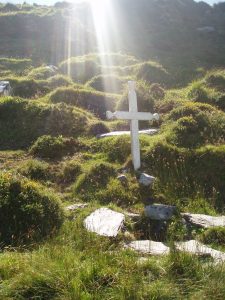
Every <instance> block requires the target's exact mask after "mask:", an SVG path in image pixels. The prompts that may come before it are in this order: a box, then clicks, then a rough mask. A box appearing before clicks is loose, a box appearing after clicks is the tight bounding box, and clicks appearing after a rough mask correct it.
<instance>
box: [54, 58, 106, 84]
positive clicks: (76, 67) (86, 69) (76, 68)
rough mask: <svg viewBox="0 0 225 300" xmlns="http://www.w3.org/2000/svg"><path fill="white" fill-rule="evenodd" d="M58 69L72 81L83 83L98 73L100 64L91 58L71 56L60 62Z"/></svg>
mask: <svg viewBox="0 0 225 300" xmlns="http://www.w3.org/2000/svg"><path fill="white" fill-rule="evenodd" d="M60 70H61V71H62V72H63V73H64V74H66V75H69V76H71V77H72V79H73V80H74V81H77V82H81V83H85V82H87V81H88V80H90V79H91V78H92V77H94V76H96V75H98V74H99V73H100V66H99V65H98V64H97V63H96V62H95V61H94V60H92V59H91V58H90V59H88V58H85V57H83V58H82V57H81V58H79V57H77V58H76V57H71V58H70V59H68V60H65V61H63V62H61V64H60Z"/></svg>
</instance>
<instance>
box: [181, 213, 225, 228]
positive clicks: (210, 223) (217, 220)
mask: <svg viewBox="0 0 225 300" xmlns="http://www.w3.org/2000/svg"><path fill="white" fill-rule="evenodd" d="M182 216H183V217H184V219H185V220H186V221H187V222H189V223H191V224H193V225H196V226H198V227H203V228H211V227H225V216H221V217H213V216H208V215H201V214H189V213H184V214H182Z"/></svg>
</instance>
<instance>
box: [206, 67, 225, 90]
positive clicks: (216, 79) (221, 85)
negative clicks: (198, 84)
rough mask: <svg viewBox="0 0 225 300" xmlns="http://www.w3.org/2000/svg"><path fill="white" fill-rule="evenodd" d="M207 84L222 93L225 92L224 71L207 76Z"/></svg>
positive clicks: (217, 71) (210, 73) (216, 71)
mask: <svg viewBox="0 0 225 300" xmlns="http://www.w3.org/2000/svg"><path fill="white" fill-rule="evenodd" d="M206 83H207V84H208V85H209V86H210V87H213V88H215V89H217V90H219V91H221V92H225V73H224V70H223V69H222V70H215V71H213V72H209V73H208V74H207V75H206Z"/></svg>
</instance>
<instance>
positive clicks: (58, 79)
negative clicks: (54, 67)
mask: <svg viewBox="0 0 225 300" xmlns="http://www.w3.org/2000/svg"><path fill="white" fill-rule="evenodd" d="M72 84H73V82H72V80H71V79H70V77H67V76H65V75H55V76H52V77H50V78H49V79H48V86H49V87H50V88H53V89H56V88H58V87H62V86H69V85H72Z"/></svg>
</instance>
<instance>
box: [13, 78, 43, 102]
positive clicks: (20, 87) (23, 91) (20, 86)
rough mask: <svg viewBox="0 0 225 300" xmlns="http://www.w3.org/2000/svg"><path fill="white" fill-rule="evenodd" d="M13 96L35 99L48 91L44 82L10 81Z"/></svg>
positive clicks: (30, 80)
mask: <svg viewBox="0 0 225 300" xmlns="http://www.w3.org/2000/svg"><path fill="white" fill-rule="evenodd" d="M10 82H11V86H12V89H13V95H14V96H18V97H23V98H34V97H35V98H37V97H39V96H41V95H44V94H46V93H47V92H48V91H49V88H48V87H47V84H46V83H45V82H44V81H37V80H34V79H10Z"/></svg>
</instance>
